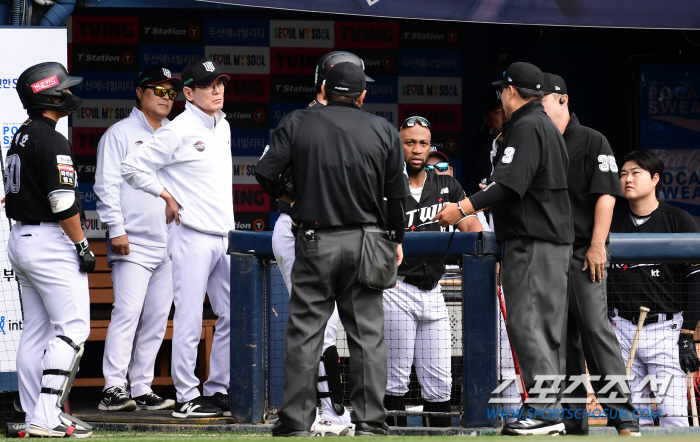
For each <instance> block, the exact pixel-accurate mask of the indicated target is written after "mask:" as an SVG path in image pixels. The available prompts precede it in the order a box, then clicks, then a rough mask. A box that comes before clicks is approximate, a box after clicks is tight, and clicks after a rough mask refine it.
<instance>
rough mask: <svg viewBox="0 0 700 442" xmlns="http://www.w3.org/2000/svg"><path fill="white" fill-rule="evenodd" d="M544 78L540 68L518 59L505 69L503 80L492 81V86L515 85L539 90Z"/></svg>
mask: <svg viewBox="0 0 700 442" xmlns="http://www.w3.org/2000/svg"><path fill="white" fill-rule="evenodd" d="M543 83H544V78H543V75H542V71H541V70H540V68H538V67H537V66H535V65H534V64H531V63H525V62H522V61H518V62H515V63H512V64H511V65H510V66H508V69H506V75H505V76H504V77H503V80H499V81H494V82H493V83H491V85H492V86H503V85H505V86H515V87H522V88H525V89H532V90H534V91H541V90H542V84H543Z"/></svg>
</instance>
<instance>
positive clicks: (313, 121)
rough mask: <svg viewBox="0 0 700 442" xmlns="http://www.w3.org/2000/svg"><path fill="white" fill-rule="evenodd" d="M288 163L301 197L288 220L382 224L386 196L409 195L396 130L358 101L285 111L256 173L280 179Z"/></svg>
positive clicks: (307, 223) (308, 224) (319, 224)
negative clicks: (364, 108) (290, 111)
mask: <svg viewBox="0 0 700 442" xmlns="http://www.w3.org/2000/svg"><path fill="white" fill-rule="evenodd" d="M290 163H291V164H292V176H293V179H294V185H295V190H296V193H297V197H296V203H295V204H294V207H292V211H291V214H290V215H291V217H292V219H293V220H294V222H295V223H296V224H298V225H303V226H305V227H312V228H318V229H322V228H330V227H350V226H358V225H362V224H379V225H384V224H385V221H386V220H385V219H384V216H383V213H382V206H383V198H388V199H392V198H405V197H406V196H408V195H409V192H408V178H407V175H406V172H405V170H406V169H405V167H406V166H405V160H404V153H403V147H402V144H401V138H400V136H399V133H398V131H397V130H396V129H395V128H394V127H392V126H391V125H390V124H389V123H388V122H387V120H386V119H384V118H382V117H377V116H374V115H372V114H370V113H369V112H365V111H363V110H362V109H361V108H360V107H359V106H357V105H356V104H354V103H347V102H341V101H334V102H332V103H328V105H327V106H325V107H323V106H314V107H310V108H306V109H301V110H296V111H294V112H292V113H290V114H287V115H286V116H285V117H284V118H283V119H282V121H280V123H279V125H278V126H277V128H276V129H275V130H274V131H273V132H272V135H271V137H270V146H269V147H268V148H266V149H265V152H264V153H263V155H262V157H260V161H259V162H258V165H257V167H256V169H255V171H256V173H258V174H260V175H262V176H263V177H265V178H267V179H269V180H272V181H279V176H280V174H281V173H282V172H283V171H284V169H285V167H286V166H287V165H288V164H290Z"/></svg>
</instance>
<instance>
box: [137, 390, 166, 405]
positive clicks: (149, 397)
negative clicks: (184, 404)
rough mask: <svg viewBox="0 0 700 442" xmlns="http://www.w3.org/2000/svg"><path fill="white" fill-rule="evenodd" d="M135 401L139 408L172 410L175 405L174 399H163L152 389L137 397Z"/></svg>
mask: <svg viewBox="0 0 700 442" xmlns="http://www.w3.org/2000/svg"><path fill="white" fill-rule="evenodd" d="M134 402H136V409H137V410H170V409H171V408H173V407H174V406H175V401H174V400H172V399H163V398H162V397H160V396H158V395H157V394H155V393H154V392H152V391H151V392H149V393H146V394H142V395H141V396H138V397H135V398H134Z"/></svg>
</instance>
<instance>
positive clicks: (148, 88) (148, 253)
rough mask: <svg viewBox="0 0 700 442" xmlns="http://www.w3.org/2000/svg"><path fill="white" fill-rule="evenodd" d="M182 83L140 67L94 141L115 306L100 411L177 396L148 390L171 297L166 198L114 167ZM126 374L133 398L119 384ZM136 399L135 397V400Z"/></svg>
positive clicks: (148, 406) (161, 118)
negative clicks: (121, 114)
mask: <svg viewBox="0 0 700 442" xmlns="http://www.w3.org/2000/svg"><path fill="white" fill-rule="evenodd" d="M181 90H182V80H181V79H180V78H179V77H173V76H172V74H171V73H170V70H168V69H166V68H164V67H152V68H150V69H148V70H146V71H144V72H143V73H142V74H141V75H140V76H139V79H138V87H137V88H136V97H137V105H136V107H135V108H133V109H132V111H131V114H130V115H129V117H128V118H125V119H124V120H122V121H120V122H118V123H116V124H114V125H113V126H112V127H110V128H109V129H108V130H107V132H106V133H105V134H104V135H103V136H102V138H101V139H100V143H99V145H98V146H97V173H96V174H95V187H94V189H95V194H96V195H97V198H98V200H97V213H98V215H99V216H100V219H101V220H102V222H103V223H104V224H106V225H107V226H108V233H109V241H110V246H111V247H110V248H108V250H107V258H108V265H109V266H110V267H111V268H112V284H113V286H114V309H113V310H112V321H111V322H110V324H109V328H108V329H107V339H106V340H105V351H104V357H103V359H102V373H103V375H104V377H105V388H104V391H103V394H102V401H101V402H100V405H99V406H98V408H99V409H100V410H120V411H131V410H135V409H145V410H161V409H166V408H172V407H173V405H174V404H175V402H174V401H173V400H171V399H163V398H161V397H159V396H157V395H156V394H154V393H153V390H151V382H153V368H154V365H155V359H156V355H157V354H158V350H159V349H160V345H161V343H162V342H163V336H164V335H165V329H166V327H167V324H168V314H169V313H170V307H171V305H172V303H173V284H172V264H171V262H170V258H168V256H167V253H166V251H165V245H166V241H167V239H168V229H167V225H166V224H165V216H164V211H165V201H163V200H161V199H159V198H158V197H156V196H153V195H149V194H148V193H145V192H141V191H139V190H136V189H133V188H132V187H131V186H129V185H128V184H127V183H126V182H124V179H123V178H122V176H121V174H120V173H119V169H120V168H121V163H122V161H123V160H124V158H126V156H127V155H129V154H131V153H133V152H136V151H138V150H139V149H143V148H145V147H144V146H142V145H143V143H144V142H145V141H148V140H149V139H150V138H151V137H152V136H153V134H154V133H155V132H156V131H157V130H158V129H160V128H161V126H165V125H166V124H168V123H169V122H170V121H169V120H168V119H167V118H166V117H167V115H168V114H169V113H170V111H171V109H172V107H173V102H174V100H175V98H176V97H177V95H178V92H179V91H181ZM127 374H128V377H129V384H130V387H131V397H129V394H128V393H127V392H126V390H125V388H124V386H125V385H126V384H127ZM132 398H133V399H132Z"/></svg>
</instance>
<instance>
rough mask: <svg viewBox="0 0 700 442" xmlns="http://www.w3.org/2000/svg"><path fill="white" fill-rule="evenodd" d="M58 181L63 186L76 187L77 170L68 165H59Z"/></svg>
mask: <svg viewBox="0 0 700 442" xmlns="http://www.w3.org/2000/svg"><path fill="white" fill-rule="evenodd" d="M58 181H59V182H60V183H61V184H68V185H71V186H73V185H75V170H74V169H73V166H69V165H68V164H59V165H58Z"/></svg>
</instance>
